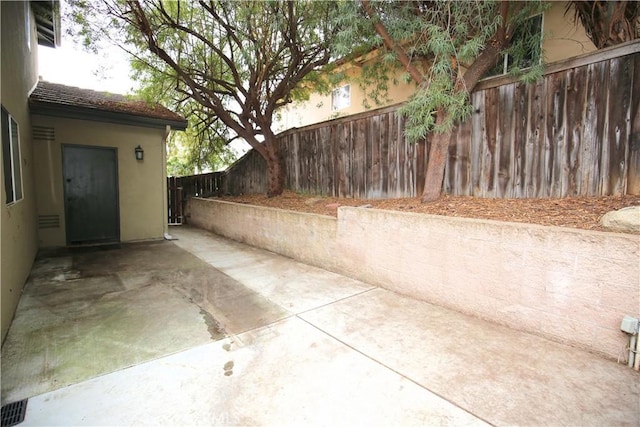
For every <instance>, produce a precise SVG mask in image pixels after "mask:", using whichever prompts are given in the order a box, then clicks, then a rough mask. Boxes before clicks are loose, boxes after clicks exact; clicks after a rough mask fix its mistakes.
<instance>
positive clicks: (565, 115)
mask: <svg viewBox="0 0 640 427" xmlns="http://www.w3.org/2000/svg"><path fill="white" fill-rule="evenodd" d="M471 101H472V103H473V108H474V111H473V114H472V116H471V117H470V118H469V119H468V120H467V121H466V122H464V123H462V124H461V125H460V126H458V127H457V129H456V130H455V131H454V133H453V135H452V140H451V144H450V149H449V157H448V161H447V165H446V169H445V178H444V182H443V190H444V191H445V192H446V193H448V194H454V195H469V196H477V197H494V198H528V197H533V198H542V197H566V196H599V195H614V194H640V42H639V41H636V42H632V43H627V44H624V45H621V46H618V47H615V48H609V49H604V50H601V51H598V52H597V53H595V54H590V55H584V56H581V57H577V58H573V59H570V60H567V61H563V62H560V63H555V64H551V65H549V66H548V67H547V69H546V72H545V75H544V77H543V78H542V79H541V80H540V81H539V82H537V83H534V84H524V83H521V82H517V81H513V79H510V78H508V77H502V78H497V79H490V80H486V81H483V82H481V84H480V85H479V87H478V89H477V90H476V91H475V92H474V93H473V94H472V100H471ZM398 108H399V106H392V107H387V108H383V109H379V110H375V111H369V112H366V113H362V114H358V115H354V116H349V117H344V118H341V119H336V120H331V121H328V122H324V123H319V124H315V125H311V126H307V127H304V128H300V129H290V130H288V131H285V132H283V133H282V134H280V135H279V136H278V138H279V141H280V144H282V148H281V153H282V159H283V163H284V166H285V171H286V172H285V187H286V188H288V189H291V190H294V191H300V192H307V193H312V194H319V195H331V196H339V197H359V198H391V197H413V196H416V195H419V194H420V193H421V192H422V189H423V185H424V174H425V169H426V164H427V153H428V145H429V141H428V140H427V141H423V142H420V143H415V144H410V143H407V142H406V140H405V138H404V119H403V117H402V116H400V115H399V114H398ZM216 176H217V178H215V185H213V184H212V185H210V186H209V187H208V191H209V193H210V194H212V195H213V194H221V193H225V194H240V193H257V192H265V191H266V167H265V162H264V160H263V159H262V157H260V155H259V154H258V153H257V152H255V151H254V150H251V151H249V152H248V153H247V154H246V155H245V156H244V157H243V158H241V159H240V160H238V161H237V162H236V163H235V164H234V165H233V166H232V167H231V168H230V169H229V170H227V171H226V172H225V173H224V176H222V175H219V176H218V175H216ZM182 179H183V180H184V181H183V182H184V183H187V182H188V183H191V182H197V180H198V178H196V177H185V178H182ZM189 185H193V184H189ZM184 186H185V184H183V187H184ZM183 191H184V190H183ZM215 191H218V193H215ZM196 192H197V191H196V190H195V189H194V190H192V189H189V191H185V192H184V193H183V197H187V196H188V195H192V194H196ZM199 194H204V193H199Z"/></svg>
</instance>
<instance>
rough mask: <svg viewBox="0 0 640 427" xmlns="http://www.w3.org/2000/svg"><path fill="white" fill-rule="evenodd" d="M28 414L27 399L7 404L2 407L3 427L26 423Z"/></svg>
mask: <svg viewBox="0 0 640 427" xmlns="http://www.w3.org/2000/svg"><path fill="white" fill-rule="evenodd" d="M26 412H27V399H25V400H20V401H19V402H13V403H7V404H6V405H4V406H3V407H2V427H11V426H15V425H17V424H20V423H21V422H23V421H24V414H25V413H26Z"/></svg>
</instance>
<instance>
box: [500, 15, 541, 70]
mask: <svg viewBox="0 0 640 427" xmlns="http://www.w3.org/2000/svg"><path fill="white" fill-rule="evenodd" d="M511 40H512V41H511V46H512V47H515V49H514V50H516V51H517V54H516V53H515V52H513V53H507V54H506V55H504V56H503V57H502V58H501V60H500V61H499V62H498V64H497V65H496V66H495V68H493V69H492V70H491V71H489V73H488V76H499V75H502V74H507V73H508V72H509V69H510V68H511V67H512V66H513V65H517V66H518V68H520V69H522V68H529V67H531V66H533V65H536V64H538V63H540V60H541V57H542V14H540V15H535V16H532V17H531V18H529V19H527V20H526V21H524V22H523V24H522V25H521V26H520V27H519V28H517V29H516V30H515V31H514V33H513V37H512V39H511Z"/></svg>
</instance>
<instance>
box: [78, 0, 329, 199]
mask: <svg viewBox="0 0 640 427" xmlns="http://www.w3.org/2000/svg"><path fill="white" fill-rule="evenodd" d="M74 1H75V10H76V21H77V22H79V23H81V24H83V25H82V34H83V35H85V37H86V40H87V41H88V42H89V44H90V43H92V42H93V40H96V39H102V38H104V37H105V34H107V35H106V37H109V38H112V39H114V40H117V43H118V44H120V45H122V46H129V49H130V51H131V52H132V53H133V54H134V55H135V56H136V58H137V60H138V61H139V63H140V64H144V67H149V68H150V69H152V70H153V73H157V75H155V76H154V77H153V79H154V80H155V79H156V78H159V76H162V78H163V79H166V80H167V82H170V83H167V84H170V85H171V87H172V88H173V90H174V91H175V92H176V93H177V94H179V95H178V97H179V98H180V97H181V99H182V100H183V101H185V102H186V101H187V100H188V101H189V103H191V102H193V103H195V104H197V105H198V107H197V108H194V109H193V110H192V111H199V112H200V113H201V114H203V115H204V116H207V118H206V120H202V119H203V118H204V117H201V118H200V119H197V120H199V121H200V122H203V123H207V122H209V123H220V124H221V125H224V126H225V127H226V128H227V132H228V134H229V135H231V136H232V137H239V138H242V139H243V140H245V141H246V142H248V143H249V144H250V145H251V146H252V147H253V148H254V149H255V150H256V151H258V152H259V153H260V154H261V155H262V156H263V157H264V158H265V160H266V161H267V171H268V193H269V194H270V195H276V194H279V193H281V192H282V177H283V170H282V165H281V161H280V157H279V153H278V147H277V144H276V141H275V135H274V133H273V132H272V130H271V125H272V122H273V118H274V114H275V113H276V110H277V109H278V108H280V107H282V106H284V105H286V104H288V103H289V102H291V101H293V100H294V99H296V98H301V97H304V96H305V95H306V94H307V92H308V89H306V88H308V87H310V86H309V85H306V84H304V83H305V81H313V80H314V79H317V78H318V74H317V71H318V70H319V69H320V68H321V67H322V66H324V65H326V64H327V63H328V62H329V60H330V58H331V55H330V40H331V39H332V36H333V34H334V26H333V23H334V20H333V13H334V12H335V10H336V4H335V3H334V2H327V1H311V0H309V1H291V2H288V1H284V0H270V1H249V0H248V1H241V2H238V1H232V0H226V1H225V0H219V1H205V0H200V1H197V2H195V1H193V2H192V1H163V0H147V1H132V0H102V1H101V2H98V3H91V2H85V1H84V0H74ZM97 15H100V16H101V17H102V18H100V19H95V16H97ZM96 22H99V23H101V24H100V25H98V26H96V25H91V24H95V23H96ZM195 104H193V105H195Z"/></svg>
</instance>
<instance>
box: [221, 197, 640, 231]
mask: <svg viewBox="0 0 640 427" xmlns="http://www.w3.org/2000/svg"><path fill="white" fill-rule="evenodd" d="M221 199H222V200H225V201H229V202H235V203H245V204H251V205H257V206H267V207H272V208H277V209H287V210H293V211H297V212H309V213H315V214H321V215H331V216H336V215H337V210H338V207H340V206H367V207H370V208H373V209H386V210H395V211H403V212H413V213H420V214H431V215H444V216H455V217H464V218H479V219H492V220H497V221H509V222H523V223H530V224H539V225H552V226H560V227H572V228H581V229H586V230H598V231H605V229H604V228H603V227H602V226H601V225H600V219H601V218H602V216H603V215H604V214H606V213H607V212H610V211H613V210H618V209H622V208H624V207H627V206H638V205H640V196H605V197H567V198H561V199H557V198H556V199H483V198H478V197H468V196H449V195H444V196H442V197H441V198H440V199H439V200H437V201H435V202H431V203H422V202H421V201H420V198H417V197H414V198H399V199H351V198H336V197H322V196H314V195H307V194H300V193H295V192H293V191H288V190H285V191H284V192H283V194H282V195H280V196H277V197H267V196H266V195H264V194H247V195H241V196H225V197H222V198H221Z"/></svg>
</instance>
